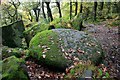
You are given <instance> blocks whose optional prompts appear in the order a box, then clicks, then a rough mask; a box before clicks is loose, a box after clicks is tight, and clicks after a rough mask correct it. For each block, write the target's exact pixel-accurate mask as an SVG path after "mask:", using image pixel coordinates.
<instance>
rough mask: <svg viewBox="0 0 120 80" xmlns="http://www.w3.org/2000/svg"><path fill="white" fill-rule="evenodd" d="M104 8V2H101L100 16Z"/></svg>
mask: <svg viewBox="0 0 120 80" xmlns="http://www.w3.org/2000/svg"><path fill="white" fill-rule="evenodd" d="M103 6H104V1H103V0H101V2H100V13H99V16H102V10H103Z"/></svg>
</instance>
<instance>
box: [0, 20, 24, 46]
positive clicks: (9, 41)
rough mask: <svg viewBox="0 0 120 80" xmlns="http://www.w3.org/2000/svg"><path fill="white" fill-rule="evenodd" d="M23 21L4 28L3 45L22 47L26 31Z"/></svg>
mask: <svg viewBox="0 0 120 80" xmlns="http://www.w3.org/2000/svg"><path fill="white" fill-rule="evenodd" d="M24 30H25V29H24V24H23V21H22V20H21V21H17V22H15V23H12V24H10V25H7V26H2V44H3V45H5V46H8V47H13V48H14V47H21V46H22V38H23V31H24Z"/></svg>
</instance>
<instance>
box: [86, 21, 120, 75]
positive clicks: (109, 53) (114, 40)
mask: <svg viewBox="0 0 120 80" xmlns="http://www.w3.org/2000/svg"><path fill="white" fill-rule="evenodd" d="M108 22H109V21H104V22H101V23H99V24H97V25H94V24H89V25H87V26H89V27H87V30H88V32H90V33H91V34H92V36H94V37H95V38H97V40H98V41H99V42H100V43H101V45H102V48H103V50H104V52H105V59H104V64H105V65H106V66H107V69H108V71H109V73H110V76H111V77H119V76H120V59H119V57H120V53H119V52H120V51H119V46H120V42H119V38H120V32H119V30H118V27H120V26H114V27H110V26H108V25H107V23H108Z"/></svg>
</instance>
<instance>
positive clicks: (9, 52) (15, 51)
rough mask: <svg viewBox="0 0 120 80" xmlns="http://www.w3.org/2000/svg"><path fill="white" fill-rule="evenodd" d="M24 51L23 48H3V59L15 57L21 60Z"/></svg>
mask: <svg viewBox="0 0 120 80" xmlns="http://www.w3.org/2000/svg"><path fill="white" fill-rule="evenodd" d="M23 53H24V50H23V49H22V48H8V47H7V46H4V47H2V59H5V58H8V57H10V56H15V57H17V58H20V57H21V56H22V54H23Z"/></svg>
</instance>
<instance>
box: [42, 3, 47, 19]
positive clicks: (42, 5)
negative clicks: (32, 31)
mask: <svg viewBox="0 0 120 80" xmlns="http://www.w3.org/2000/svg"><path fill="white" fill-rule="evenodd" d="M42 11H43V17H44V18H45V19H46V15H45V10H44V2H42Z"/></svg>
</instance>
